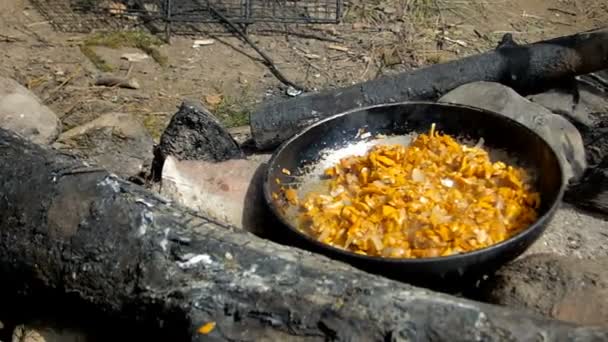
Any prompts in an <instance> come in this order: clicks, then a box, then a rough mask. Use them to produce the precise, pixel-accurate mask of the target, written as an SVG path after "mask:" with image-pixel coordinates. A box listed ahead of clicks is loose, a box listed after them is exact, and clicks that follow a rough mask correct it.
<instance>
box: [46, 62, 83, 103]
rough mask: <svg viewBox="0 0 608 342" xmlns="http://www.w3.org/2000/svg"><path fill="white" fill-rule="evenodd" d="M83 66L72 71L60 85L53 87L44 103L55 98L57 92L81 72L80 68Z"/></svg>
mask: <svg viewBox="0 0 608 342" xmlns="http://www.w3.org/2000/svg"><path fill="white" fill-rule="evenodd" d="M81 69H82V68H81V67H78V69H76V71H74V72H72V73H71V74H70V75H69V76H68V77H67V78H66V79H65V80H64V81H63V82H61V84H60V85H58V86H57V87H56V88H55V89H53V90H52V91H51V92H50V93H49V95H48V96H47V97H46V98H45V99H44V101H42V102H43V103H48V102H49V101H50V100H51V99H53V98H54V97H55V95H56V94H57V92H58V91H59V90H60V89H61V88H63V87H65V85H66V84H68V83H69V82H70V81H71V80H73V79H74V78H75V77H76V76H77V75H78V74H80V70H81Z"/></svg>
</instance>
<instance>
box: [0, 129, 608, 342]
mask: <svg viewBox="0 0 608 342" xmlns="http://www.w3.org/2000/svg"><path fill="white" fill-rule="evenodd" d="M0 159H1V161H2V162H1V163H0V279H2V281H1V282H0V286H1V287H2V288H4V289H6V288H13V289H20V293H21V294H23V295H24V296H36V295H40V294H41V293H44V296H46V297H49V298H72V299H74V298H75V299H77V301H78V302H79V303H86V304H88V305H92V306H95V307H97V308H99V310H101V311H102V312H103V313H104V314H106V315H112V316H116V317H122V318H124V320H126V321H137V322H140V323H141V324H143V326H145V327H148V328H150V329H152V328H159V327H161V326H162V327H164V330H165V331H170V332H171V333H174V335H172V336H173V337H172V338H171V339H170V340H171V341H181V340H184V341H187V340H190V341H322V340H323V341H325V340H336V341H374V340H383V341H402V340H415V341H427V340H432V341H471V340H483V341H504V340H518V341H519V340H533V339H534V340H536V339H538V338H540V337H542V338H543V340H545V341H577V340H584V341H606V340H608V329H607V328H599V327H595V328H593V327H580V326H576V325H572V324H568V323H563V322H558V321H552V320H549V319H545V318H541V317H538V316H532V315H530V314H527V313H523V312H519V311H511V310H509V309H507V308H502V307H497V306H491V305H487V304H482V303H477V302H473V301H469V300H465V299H461V298H456V297H453V296H449V295H444V294H439V293H434V292H431V291H427V290H424V289H420V288H416V287H412V286H409V285H407V284H402V283H398V282H395V281H390V280H387V279H384V278H381V277H377V276H372V275H370V274H367V273H364V272H361V271H358V270H355V269H353V268H352V267H349V266H346V265H345V264H342V263H339V262H336V261H332V260H329V259H327V258H325V257H321V256H317V255H313V254H311V253H307V252H304V251H301V250H298V249H294V248H290V247H287V246H282V245H279V244H277V243H274V242H271V241H268V240H263V239H261V238H258V237H256V236H254V235H252V234H249V233H247V232H243V231H236V230H234V229H231V228H230V227H225V226H222V225H219V224H217V223H214V222H211V221H210V220H207V219H205V218H203V217H198V216H197V215H195V214H194V213H192V212H188V211H187V210H185V209H183V208H179V207H177V206H175V205H173V204H172V203H169V202H168V201H166V200H164V199H163V198H161V197H159V196H156V195H154V194H152V193H150V192H148V191H147V190H145V189H143V188H141V187H139V186H137V185H134V184H131V183H128V182H125V181H123V180H121V179H118V178H116V177H115V176H113V175H111V174H109V173H107V172H106V171H104V170H100V169H91V168H87V167H85V166H84V165H83V163H81V162H80V161H79V160H77V159H75V158H74V157H71V156H68V155H64V154H59V153H57V152H55V151H52V150H49V149H48V148H45V147H40V146H37V145H34V144H32V143H29V142H27V141H26V140H24V139H22V138H20V137H18V136H16V135H14V134H13V133H9V132H8V131H5V130H1V129H0ZM273 228H275V227H273ZM0 295H1V296H5V297H7V296H8V297H10V296H12V295H13V293H6V292H3V291H0ZM62 309H63V310H67V309H68V308H66V307H64V308H62ZM75 315H86V312H79V311H76V312H75ZM209 322H215V323H216V325H215V327H214V329H212V331H211V332H210V333H209V334H201V333H200V332H197V330H198V328H199V327H200V326H201V325H203V324H205V323H209ZM105 328H106V329H108V327H105ZM109 328H110V329H112V327H109ZM165 340H167V339H165Z"/></svg>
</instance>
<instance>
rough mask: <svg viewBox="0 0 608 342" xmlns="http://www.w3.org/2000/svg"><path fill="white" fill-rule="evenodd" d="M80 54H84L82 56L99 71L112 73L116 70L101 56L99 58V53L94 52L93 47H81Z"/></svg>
mask: <svg viewBox="0 0 608 342" xmlns="http://www.w3.org/2000/svg"><path fill="white" fill-rule="evenodd" d="M80 52H82V54H83V55H85V57H87V58H88V59H89V60H90V61H91V63H93V65H95V67H96V68H97V69H99V70H101V71H103V72H110V71H112V70H114V68H112V66H111V65H110V64H108V62H106V61H105V59H103V58H101V56H99V55H98V54H97V53H95V51H93V48H92V47H91V46H89V45H80Z"/></svg>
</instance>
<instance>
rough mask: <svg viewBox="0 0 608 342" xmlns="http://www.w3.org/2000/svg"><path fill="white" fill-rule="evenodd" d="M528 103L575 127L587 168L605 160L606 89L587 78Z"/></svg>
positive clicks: (607, 153) (607, 147) (607, 145)
mask: <svg viewBox="0 0 608 342" xmlns="http://www.w3.org/2000/svg"><path fill="white" fill-rule="evenodd" d="M595 77H599V76H597V75H596V76H595ZM606 82H608V81H606ZM606 84H608V83H606ZM528 99H530V100H531V101H533V102H535V103H538V104H540V105H542V106H543V107H545V108H547V109H549V110H551V111H552V112H553V113H555V114H560V115H563V116H564V117H566V118H568V119H569V120H570V121H571V122H572V123H573V124H574V125H576V127H577V128H578V129H579V131H580V132H581V134H582V136H583V141H584V144H585V148H586V152H587V162H588V164H589V166H594V165H597V164H598V163H599V162H600V161H601V160H602V159H603V158H604V157H605V156H608V134H606V133H608V88H605V87H603V86H602V85H600V84H597V83H594V82H593V78H591V76H590V75H585V76H582V77H580V78H579V80H578V81H576V82H571V83H569V84H568V85H567V86H562V87H560V88H556V89H551V90H549V91H546V92H544V93H541V94H535V95H530V96H528Z"/></svg>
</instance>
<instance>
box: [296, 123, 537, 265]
mask: <svg viewBox="0 0 608 342" xmlns="http://www.w3.org/2000/svg"><path fill="white" fill-rule="evenodd" d="M325 174H326V175H327V176H328V177H329V181H328V187H327V191H326V192H324V193H318V192H314V193H309V194H307V195H306V196H305V198H304V199H303V200H301V201H299V207H300V214H299V217H298V221H299V224H300V229H301V230H302V231H303V232H305V233H306V234H309V235H311V236H313V237H315V238H316V239H318V240H319V241H321V242H323V243H326V244H329V245H332V246H335V247H338V248H343V249H347V250H350V251H353V252H355V253H359V254H364V255H370V256H382V257H393V258H427V257H437V256H447V255H452V254H457V253H463V252H469V251H473V250H476V249H480V248H483V247H487V246H490V245H493V244H496V243H499V242H501V241H503V240H505V239H507V238H509V237H510V236H513V235H514V234H517V233H518V232H520V231H521V230H523V229H525V228H526V227H528V226H529V225H530V224H532V223H533V222H534V221H535V220H536V219H537V215H538V214H537V210H538V208H539V205H540V195H539V194H538V193H537V192H535V191H533V188H532V185H531V179H530V177H529V176H528V175H527V174H526V172H525V171H524V170H523V169H521V168H518V167H514V166H509V165H506V164H505V163H504V162H500V161H499V162H495V163H492V161H491V160H490V157H489V155H488V152H486V151H485V150H484V149H483V148H482V147H480V146H475V147H469V146H466V145H463V144H459V143H458V142H457V141H456V140H455V139H454V138H452V137H450V136H448V135H443V134H439V133H437V132H435V125H433V126H432V128H431V130H430V132H429V133H428V134H421V135H419V136H418V137H417V138H416V139H415V140H414V141H413V142H412V144H411V145H409V146H407V147H406V146H401V145H377V146H375V147H374V148H372V149H371V150H370V151H369V152H368V153H367V154H366V155H364V156H353V157H348V158H344V159H342V160H341V161H340V162H339V163H338V164H337V165H335V166H333V167H331V168H329V169H327V170H326V171H325Z"/></svg>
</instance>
